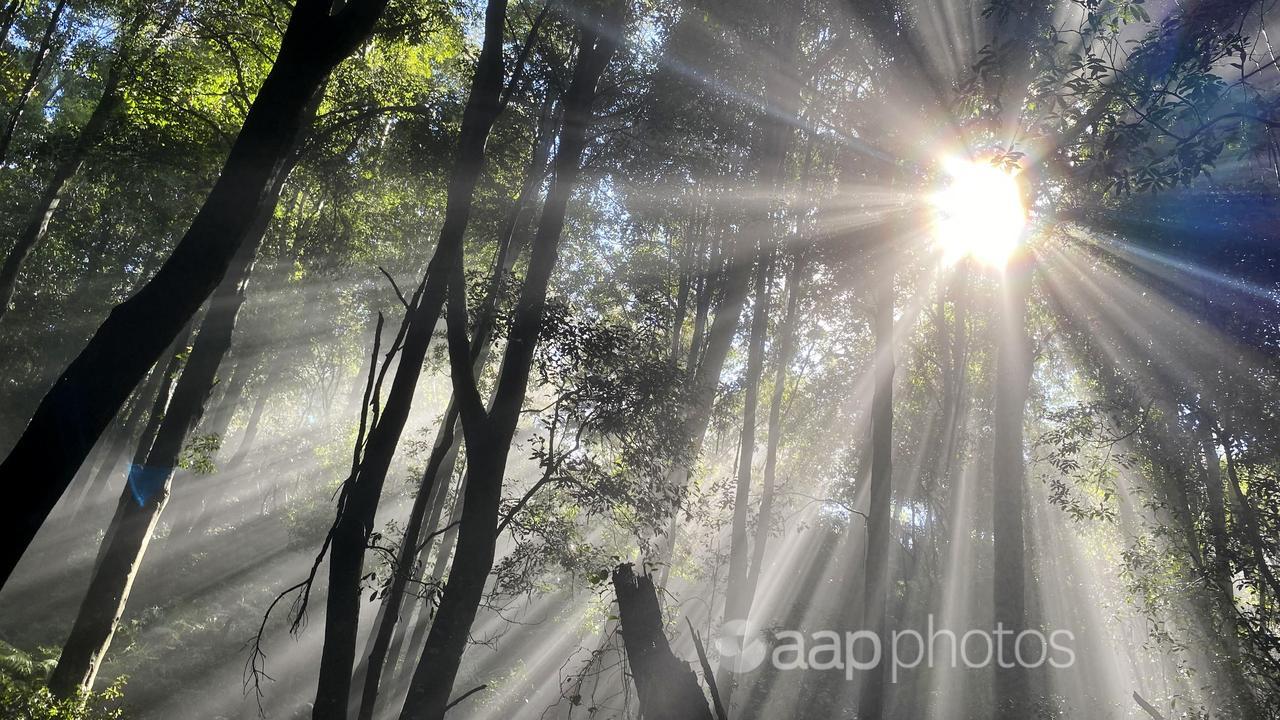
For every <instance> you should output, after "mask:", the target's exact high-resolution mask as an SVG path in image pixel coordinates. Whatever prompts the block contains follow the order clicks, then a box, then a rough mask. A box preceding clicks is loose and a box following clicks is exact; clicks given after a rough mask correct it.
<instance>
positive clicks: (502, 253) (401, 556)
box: [357, 100, 555, 720]
mask: <svg viewBox="0 0 1280 720" xmlns="http://www.w3.org/2000/svg"><path fill="white" fill-rule="evenodd" d="M550 106H551V103H550V101H549V100H548V102H546V103H545V104H544V107H543V112H542V119H541V120H540V122H539V127H538V130H537V132H536V133H535V135H536V137H535V139H534V146H533V152H532V155H531V156H530V159H529V165H528V167H527V168H526V171H525V178H524V182H523V183H522V184H521V187H520V192H519V194H518V195H517V197H516V200H515V202H514V204H513V206H512V208H511V212H510V213H509V215H508V217H507V220H506V222H504V223H503V230H502V236H501V238H500V239H499V242H498V252H497V254H496V257H495V260H494V269H493V273H492V275H491V277H490V280H489V288H488V289H487V291H486V293H485V303H484V307H483V308H482V310H481V316H480V318H479V320H478V322H477V323H476V325H477V327H476V332H475V335H474V337H473V338H472V340H471V356H472V358H473V360H472V365H473V372H476V373H479V372H480V368H482V367H483V366H484V363H485V361H486V359H487V357H488V354H489V347H490V344H491V341H492V338H493V329H494V325H495V322H496V319H495V314H496V311H497V303H498V301H499V298H500V297H501V295H502V292H503V288H504V287H505V285H506V279H507V277H508V275H509V273H510V272H511V270H512V268H513V267H514V266H515V262H516V260H517V259H518V257H519V256H520V254H521V251H522V249H523V247H524V245H525V244H526V242H525V238H526V233H525V232H524V230H525V228H526V227H527V225H528V222H527V220H528V216H529V214H530V209H531V206H532V203H533V199H534V197H535V196H536V195H537V192H538V187H539V186H540V185H541V183H542V179H543V178H544V177H545V174H546V165H547V159H548V157H549V156H550V153H551V143H552V140H554V138H555V134H554V130H555V128H554V123H553V114H552V112H551V107H550ZM458 430H459V428H458V404H457V402H456V400H455V399H454V398H453V397H450V399H449V405H448V408H447V409H446V411H445V415H444V420H443V422H442V423H441V424H440V428H439V430H438V431H437V434H436V440H435V444H434V445H433V446H432V449H431V456H430V458H429V459H428V460H427V466H426V469H425V471H424V472H423V475H422V483H421V484H420V486H419V488H418V495H417V497H416V498H415V499H414V505H413V508H412V509H411V510H410V513H409V521H408V523H407V524H406V525H405V531H404V539H403V540H402V542H401V546H400V550H399V553H398V555H397V565H396V571H395V572H394V573H393V574H392V577H391V582H390V585H389V586H388V588H387V594H386V597H385V601H384V603H383V607H382V609H381V616H380V618H379V620H378V624H377V627H376V628H375V630H374V632H373V633H372V634H371V637H372V638H373V639H372V642H371V646H370V649H369V653H368V662H367V664H366V666H365V672H364V678H363V682H362V685H363V691H362V694H361V699H360V708H359V711H358V714H357V717H358V719H359V720H371V719H372V718H373V712H374V708H375V705H376V702H377V697H378V687H379V685H380V683H381V682H382V672H383V669H384V666H385V663H386V658H387V653H388V651H389V650H390V648H391V644H392V638H393V634H394V631H395V628H396V627H397V624H398V622H399V618H400V608H401V604H402V602H403V600H404V595H405V588H406V585H407V583H408V580H409V575H410V573H411V566H412V565H413V563H414V558H416V557H418V555H419V550H418V539H419V536H420V535H421V533H422V529H423V522H424V520H425V519H426V514H427V509H428V506H429V504H430V503H429V501H430V500H431V499H433V498H436V497H437V495H438V493H437V492H436V488H437V487H438V486H439V485H440V484H441V478H444V479H445V480H447V479H448V477H449V475H450V474H452V472H453V464H454V460H455V459H456V458H457V454H458V443H459V442H460V441H461V437H459V434H458ZM446 461H447V464H448V466H449V467H448V471H447V473H445V472H442V471H443V470H444V465H445V464H446ZM433 507H434V509H435V513H434V514H433V517H432V519H431V521H430V523H429V525H428V527H431V528H432V531H434V525H435V523H436V522H437V521H438V519H439V511H440V509H441V503H435V504H434V506H433Z"/></svg>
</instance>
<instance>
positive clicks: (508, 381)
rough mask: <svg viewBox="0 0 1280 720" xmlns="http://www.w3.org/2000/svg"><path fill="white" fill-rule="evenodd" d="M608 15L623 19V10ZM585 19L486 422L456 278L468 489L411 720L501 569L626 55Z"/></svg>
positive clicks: (448, 678) (447, 672)
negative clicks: (600, 87) (537, 380)
mask: <svg viewBox="0 0 1280 720" xmlns="http://www.w3.org/2000/svg"><path fill="white" fill-rule="evenodd" d="M609 9H610V10H612V11H613V12H614V13H617V14H618V15H620V13H621V7H620V5H619V4H618V3H617V2H614V3H610V5H609ZM596 20H599V18H590V17H588V18H584V23H583V27H582V29H581V31H580V41H579V48H580V49H579V54H578V60H577V63H576V64H575V68H574V74H573V81H572V82H571V84H570V86H569V89H568V90H567V91H566V93H565V99H564V121H563V130H562V132H561V134H560V141H559V151H558V152H557V154H556V159H555V174H554V179H553V180H552V182H551V187H550V189H549V190H548V191H547V201H546V204H545V205H544V206H543V210H542V217H541V219H540V221H539V225H538V231H537V234H536V235H535V237H534V240H533V245H532V251H531V254H530V258H529V267H528V271H527V273H526V279H525V283H524V287H523V288H521V291H520V297H519V299H518V300H517V302H516V307H515V311H514V315H513V321H512V326H511V330H510V332H509V334H508V337H507V347H506V351H505V353H504V355H503V361H502V371H501V372H500V374H499V377H498V380H497V386H496V389H495V391H494V396H493V402H492V407H491V409H490V410H489V412H487V413H486V412H485V410H484V409H483V404H482V402H481V401H480V397H479V393H478V391H477V389H476V385H475V377H474V373H473V372H471V359H470V357H469V346H468V345H467V344H466V334H465V330H466V326H465V313H466V305H465V287H464V286H463V277H462V258H461V257H458V258H457V259H456V260H455V264H454V266H453V268H452V269H451V278H450V280H451V282H450V286H451V287H450V308H449V312H448V315H447V319H448V321H449V325H450V327H449V355H450V368H451V373H450V374H451V376H452V379H453V384H454V391H455V394H457V395H458V396H459V397H458V402H459V409H460V411H461V419H462V427H463V433H464V436H465V440H466V451H467V480H466V493H465V500H464V501H463V507H462V519H461V526H460V530H459V533H458V548H457V552H456V558H455V560H454V563H453V568H452V569H451V571H450V573H449V581H448V583H447V584H446V585H445V589H444V594H443V596H442V597H441V600H440V608H439V610H438V611H437V613H436V618H435V621H434V622H433V623H432V625H431V631H430V632H429V633H428V635H427V642H426V646H425V647H424V648H423V651H422V657H421V659H420V660H419V662H418V667H417V669H416V670H415V671H414V675H413V679H412V680H411V681H410V683H409V692H408V695H407V697H406V699H405V704H404V708H403V710H402V711H401V715H400V717H401V718H402V720H440V718H442V717H443V716H444V713H445V710H446V708H447V706H448V704H449V693H450V692H451V690H452V688H453V682H454V679H455V677H456V676H457V673H458V666H459V665H460V664H461V662H462V654H463V652H464V650H465V649H466V645H467V639H468V635H469V633H470V629H471V623H472V621H473V620H474V619H475V615H476V610H477V609H478V607H479V605H480V600H481V597H482V596H483V594H484V586H485V582H486V580H487V578H488V576H489V571H490V570H491V569H492V568H493V560H494V553H495V546H496V541H497V536H496V529H497V523H498V513H499V509H500V505H501V503H502V478H503V473H504V471H505V469H506V463H507V454H508V453H509V451H510V449H511V439H512V437H513V435H514V434H515V430H516V424H517V421H518V420H519V417H520V409H521V407H522V406H523V404H524V394H525V390H526V388H527V386H528V382H529V372H530V369H531V367H532V363H533V353H534V350H535V348H536V345H537V341H538V334H539V332H540V330H541V327H542V318H543V315H544V312H545V308H546V297H547V289H548V286H549V284H550V282H551V273H552V271H553V270H554V268H555V264H556V259H557V257H558V254H559V246H560V238H561V235H562V231H563V229H564V222H565V214H566V209H567V206H568V203H569V198H570V196H571V194H572V192H573V189H574V187H575V186H576V185H577V179H578V176H579V174H580V173H581V166H582V155H583V152H584V150H585V148H586V143H587V128H588V126H589V124H590V121H591V104H592V102H593V101H594V100H595V96H596V84H597V82H598V81H599V79H600V76H601V75H602V74H603V72H604V68H605V66H606V65H607V64H608V61H609V59H610V58H611V57H612V55H613V52H614V50H615V49H616V47H617V42H618V39H619V38H618V34H620V33H621V27H620V26H618V24H617V17H616V16H614V17H610V18H608V19H604V20H603V22H604V25H603V29H602V28H601V26H598V25H596V24H595V23H594V22H593V21H596Z"/></svg>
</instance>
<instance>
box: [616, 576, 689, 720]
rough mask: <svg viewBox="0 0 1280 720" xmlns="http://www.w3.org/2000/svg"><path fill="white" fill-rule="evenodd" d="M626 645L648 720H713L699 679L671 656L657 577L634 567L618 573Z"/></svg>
mask: <svg viewBox="0 0 1280 720" xmlns="http://www.w3.org/2000/svg"><path fill="white" fill-rule="evenodd" d="M613 589H614V593H615V594H616V595H617V598H618V620H619V625H620V626H621V629H622V642H623V645H624V646H625V647H626V650H627V663H628V664H629V665H630V666H631V679H632V680H634V681H635V684H636V695H637V697H638V698H639V700H640V717H641V718H643V719H644V720H711V717H712V716H711V710H710V708H708V707H707V698H706V697H705V696H704V695H703V694H702V687H701V686H700V685H698V676H697V675H695V674H694V672H693V670H692V669H690V667H689V665H688V664H687V663H685V662H684V661H682V660H681V659H680V658H678V657H676V656H675V654H674V653H672V652H671V646H670V645H669V644H668V643H667V635H666V632H665V631H664V630H663V627H664V626H663V622H662V608H661V606H660V605H659V604H658V593H657V591H656V590H655V589H654V587H653V579H652V578H650V577H649V576H648V575H636V574H635V571H634V570H632V568H631V565H619V566H618V567H617V568H616V569H615V570H614V571H613Z"/></svg>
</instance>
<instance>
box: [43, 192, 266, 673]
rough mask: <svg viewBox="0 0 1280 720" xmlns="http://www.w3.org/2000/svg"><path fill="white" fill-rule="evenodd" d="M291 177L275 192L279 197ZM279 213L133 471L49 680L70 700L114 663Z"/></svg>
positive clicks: (205, 326)
mask: <svg viewBox="0 0 1280 720" xmlns="http://www.w3.org/2000/svg"><path fill="white" fill-rule="evenodd" d="M283 179H284V176H283V175H281V176H280V180H279V181H278V182H277V183H276V185H275V188H274V190H275V192H277V193H278V192H279V189H280V185H281V184H283ZM274 208H275V201H274V197H270V198H267V199H265V200H264V202H263V205H261V206H260V207H259V209H258V213H257V214H258V222H257V223H256V231H257V235H258V237H257V238H255V239H252V240H250V241H248V242H245V243H244V244H243V245H241V247H240V250H239V251H238V252H237V253H236V257H235V258H234V259H233V261H232V265H231V268H230V269H229V271H228V275H227V277H226V279H225V280H224V282H223V284H222V285H221V286H219V288H218V291H217V292H215V293H214V295H213V298H212V299H211V300H210V304H209V311H208V313H207V314H206V315H205V318H204V321H203V322H202V323H201V324H200V333H199V334H198V335H197V336H196V341H195V344H194V345H193V346H192V348H191V355H190V357H189V359H188V360H187V364H186V367H185V368H183V371H182V375H181V376H180V377H179V378H178V382H177V386H176V387H175V388H174V391H173V398H172V399H171V400H170V401H169V405H168V407H167V408H166V409H165V411H164V419H163V420H162V421H161V422H160V425H159V428H158V429H157V431H156V434H155V440H154V442H153V443H151V444H150V446H149V449H148V452H147V454H146V460H145V462H143V463H135V464H134V466H133V467H132V468H130V470H129V482H128V483H127V485H126V487H125V488H124V491H123V493H122V494H121V497H120V502H119V504H118V505H117V507H116V515H115V517H114V518H113V519H112V521H111V524H112V529H111V530H109V531H108V532H107V536H106V537H105V538H104V539H103V550H102V551H101V552H100V553H99V558H100V559H99V563H98V567H97V568H96V569H95V571H94V574H93V578H92V579H91V580H90V582H89V590H88V592H87V593H86V594H85V599H84V602H83V603H82V604H81V606H80V612H79V613H78V614H77V616H76V620H75V624H74V625H73V626H72V629H71V634H70V636H69V637H68V638H67V642H66V644H65V645H64V646H63V650H62V655H61V656H60V657H59V659H58V665H57V667H56V668H55V669H54V671H53V674H52V675H51V676H50V678H49V689H50V691H52V692H53V693H54V694H55V695H57V696H58V697H62V698H68V697H73V696H75V695H76V693H77V692H79V691H81V690H86V691H87V690H91V689H92V688H93V681H94V678H95V677H96V676H97V674H98V668H99V667H100V666H101V664H102V659H103V658H104V657H105V656H106V653H107V649H108V648H109V647H110V645H111V638H112V636H113V635H114V634H115V629H116V625H117V624H118V623H119V621H120V617H121V616H122V615H123V614H124V609H125V604H126V603H127V602H128V600H129V592H130V590H131V589H132V587H133V581H134V578H135V577H136V575H137V572H138V568H139V567H140V566H141V565H142V558H143V556H144V555H145V554H146V551H147V547H148V545H149V544H150V542H151V534H152V532H153V531H154V529H155V526H156V523H157V522H158V521H159V519H160V513H161V512H162V511H163V510H164V507H165V505H166V504H167V503H168V501H169V496H170V492H171V488H172V485H173V477H174V474H175V472H176V471H177V466H178V463H179V461H180V456H181V454H182V448H183V446H184V444H185V443H186V440H187V437H188V436H189V435H190V434H191V431H192V430H194V429H195V427H196V424H197V423H198V422H199V421H200V416H201V415H202V414H203V412H204V405H205V402H206V401H207V400H208V398H209V393H210V392H211V391H212V390H213V385H214V382H215V381H216V378H217V372H218V367H219V366H220V365H221V364H222V358H223V357H224V356H225V355H226V352H227V350H228V348H230V347H231V336H232V333H233V332H234V330H235V323H236V316H237V315H238V314H239V312H240V307H241V305H243V303H244V298H245V292H246V290H247V288H248V282H249V275H250V273H251V272H252V268H253V260H254V258H255V257H256V255H257V250H258V243H259V240H260V239H261V236H262V233H263V232H264V231H265V229H266V225H267V223H268V222H269V220H270V212H271V210H272V209H274Z"/></svg>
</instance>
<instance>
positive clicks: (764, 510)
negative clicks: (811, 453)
mask: <svg viewBox="0 0 1280 720" xmlns="http://www.w3.org/2000/svg"><path fill="white" fill-rule="evenodd" d="M802 268H803V264H802V260H801V258H799V257H797V258H794V259H793V261H792V265H791V272H790V273H789V275H788V278H787V309H786V313H785V314H784V315H783V319H782V328H781V329H780V330H779V334H780V335H781V339H780V341H779V343H778V353H777V355H776V356H775V357H774V360H773V362H774V368H773V396H772V398H771V399H770V401H769V438H768V441H767V443H768V444H767V445H766V447H765V452H764V487H763V488H762V489H761V491H760V513H759V516H758V517H757V518H756V542H755V545H753V546H752V548H751V570H750V572H749V573H748V575H747V587H746V594H747V598H748V600H753V599H754V598H755V594H756V587H757V586H759V584H760V572H761V568H762V567H763V566H764V552H765V548H766V547H767V546H768V542H769V532H770V528H771V526H772V525H773V503H774V493H775V485H776V484H777V472H778V444H779V443H780V442H781V440H782V401H783V397H784V395H785V394H786V387H787V365H788V363H790V362H791V353H792V352H793V349H794V346H795V341H796V323H797V321H798V316H799V307H800V277H801V274H802V273H803V269H802ZM750 610H751V606H750V605H748V606H747V612H748V613H749V612H750ZM725 699H726V701H727V700H728V698H725Z"/></svg>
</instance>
